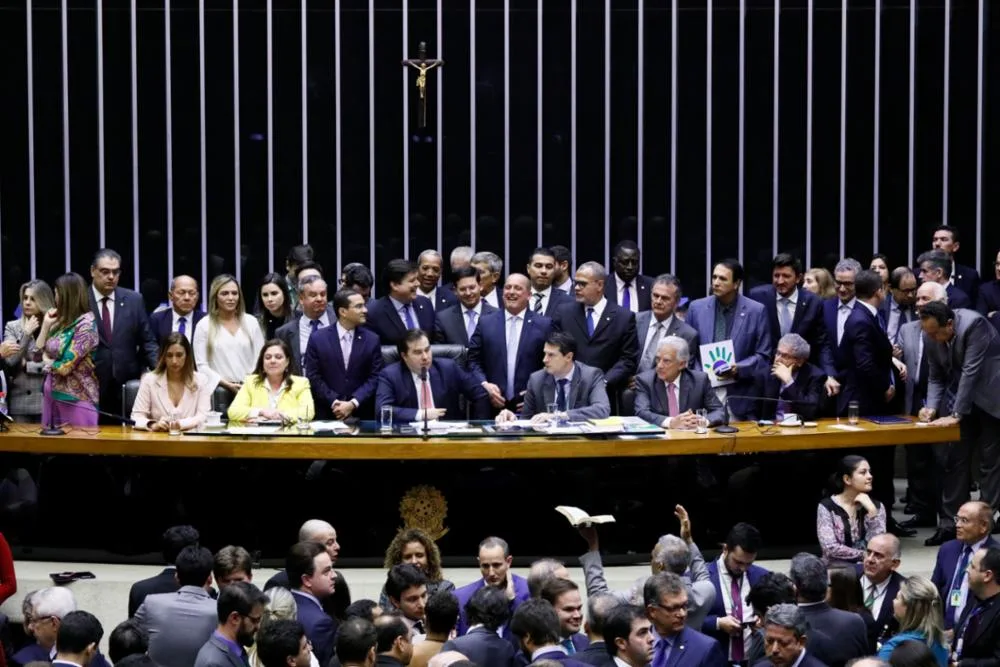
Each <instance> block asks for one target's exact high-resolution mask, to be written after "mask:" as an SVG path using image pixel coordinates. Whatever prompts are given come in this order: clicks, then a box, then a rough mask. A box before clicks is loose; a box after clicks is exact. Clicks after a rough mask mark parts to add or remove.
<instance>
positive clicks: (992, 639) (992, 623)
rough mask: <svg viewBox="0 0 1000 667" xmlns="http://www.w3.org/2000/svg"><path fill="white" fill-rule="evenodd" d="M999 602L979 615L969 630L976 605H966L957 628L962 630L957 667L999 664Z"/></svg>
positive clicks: (995, 601)
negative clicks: (970, 617) (960, 655)
mask: <svg viewBox="0 0 1000 667" xmlns="http://www.w3.org/2000/svg"><path fill="white" fill-rule="evenodd" d="M998 602H1000V600H997V599H996V596H994V599H993V604H991V605H990V606H989V607H988V608H987V609H986V610H984V611H982V612H981V613H980V614H979V619H978V622H977V623H976V626H975V627H974V628H969V627H968V626H969V616H970V614H972V610H973V609H974V608H975V606H976V605H974V604H968V605H966V606H965V611H963V612H962V619H961V621H960V622H959V626H960V627H962V628H963V642H962V659H961V660H959V662H958V665H959V667H987V666H989V667H995V666H996V665H997V664H1000V604H998Z"/></svg>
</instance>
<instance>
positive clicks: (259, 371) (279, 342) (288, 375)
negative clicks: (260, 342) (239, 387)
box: [253, 338, 295, 391]
mask: <svg viewBox="0 0 1000 667" xmlns="http://www.w3.org/2000/svg"><path fill="white" fill-rule="evenodd" d="M272 347H280V348H281V351H282V352H283V353H284V355H285V358H286V359H287V360H288V365H287V366H285V372H284V374H283V375H282V378H283V379H284V381H285V382H284V383H285V391H288V390H290V389H291V388H292V364H293V363H295V357H293V356H292V348H291V347H289V346H288V343H286V342H285V341H284V339H282V338H272V339H271V340H269V341H267V342H266V343H264V347H262V348H260V354H258V355H257V365H256V366H254V369H253V374H254V375H256V376H257V379H258V380H260V383H261V384H264V383H266V382H267V373H265V372H264V355H265V354H267V351H268V350H270V349H271V348H272Z"/></svg>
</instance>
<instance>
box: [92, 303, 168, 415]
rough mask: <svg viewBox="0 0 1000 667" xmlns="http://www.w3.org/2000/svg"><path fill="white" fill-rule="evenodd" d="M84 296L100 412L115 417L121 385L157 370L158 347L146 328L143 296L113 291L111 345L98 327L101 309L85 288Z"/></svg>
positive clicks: (120, 395) (146, 320)
mask: <svg viewBox="0 0 1000 667" xmlns="http://www.w3.org/2000/svg"><path fill="white" fill-rule="evenodd" d="M87 296H88V298H89V299H90V311H91V312H92V313H93V314H94V318H95V323H96V324H97V334H98V338H99V343H98V345H97V349H96V350H94V366H95V370H96V372H97V379H98V382H100V386H101V388H100V391H101V409H102V410H105V411H107V412H113V413H115V414H118V413H120V412H121V409H120V406H121V400H122V398H121V397H122V385H123V384H125V383H126V382H128V381H129V380H137V379H139V376H140V375H142V372H143V370H145V369H148V368H156V361H157V359H158V358H159V354H160V346H159V345H158V344H157V342H156V337H155V336H153V330H152V329H150V327H149V319H148V318H147V317H146V306H145V305H144V304H143V301H142V296H140V295H139V294H138V293H137V292H133V291H132V290H129V289H125V288H124V287H119V288H117V289H115V292H114V295H113V300H114V302H115V314H114V318H113V319H112V323H111V340H110V341H109V340H108V339H107V337H106V336H105V335H104V326H103V325H102V324H101V322H102V319H101V305H100V304H99V303H98V302H97V300H96V299H95V298H94V290H93V289H92V288H90V287H88V288H87Z"/></svg>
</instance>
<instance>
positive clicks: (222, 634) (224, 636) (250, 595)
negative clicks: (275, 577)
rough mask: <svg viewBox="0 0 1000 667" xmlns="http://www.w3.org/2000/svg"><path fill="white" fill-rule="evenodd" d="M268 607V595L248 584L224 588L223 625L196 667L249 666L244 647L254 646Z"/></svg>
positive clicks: (221, 601) (220, 617)
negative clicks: (266, 606)
mask: <svg viewBox="0 0 1000 667" xmlns="http://www.w3.org/2000/svg"><path fill="white" fill-rule="evenodd" d="M266 604H267V596H266V595H264V594H263V593H262V592H261V591H260V589H259V588H257V587H256V586H254V585H253V584H249V583H247V582H245V581H238V582H236V583H235V584H230V585H229V586H226V587H225V588H223V589H222V592H221V593H219V603H218V608H217V614H216V618H217V619H218V622H219V625H218V627H216V629H215V632H213V633H212V635H211V637H209V639H208V641H207V642H205V645H204V646H202V647H201V650H200V651H198V656H197V657H196V658H195V661H194V667H246V666H247V665H248V664H249V662H248V660H247V653H246V650H245V649H244V648H243V647H244V646H253V643H254V638H255V637H256V636H257V630H258V629H259V628H260V619H261V617H262V616H263V615H264V606H265V605H266ZM188 664H191V663H188Z"/></svg>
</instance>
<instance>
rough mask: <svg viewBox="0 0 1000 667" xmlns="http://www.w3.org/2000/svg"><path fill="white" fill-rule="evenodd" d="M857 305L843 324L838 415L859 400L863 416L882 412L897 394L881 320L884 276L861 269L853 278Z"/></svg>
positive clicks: (889, 345) (890, 350)
mask: <svg viewBox="0 0 1000 667" xmlns="http://www.w3.org/2000/svg"><path fill="white" fill-rule="evenodd" d="M854 291H855V297H856V298H857V305H856V306H855V307H854V309H853V310H852V311H851V314H850V316H849V317H848V318H847V321H846V322H845V323H844V336H843V338H842V339H841V341H840V345H839V348H840V355H839V356H840V358H841V359H842V360H843V364H842V365H841V366H840V367H839V378H838V379H839V380H840V385H841V390H840V393H839V394H838V396H837V414H840V415H845V414H847V404H848V403H849V402H850V401H857V402H858V410H859V412H860V414H862V415H882V414H886V413H887V410H888V404H889V401H891V400H892V397H893V396H894V395H895V386H894V385H893V374H892V370H893V365H892V344H891V343H890V342H889V338H888V337H887V336H886V335H885V332H884V331H883V330H882V327H881V326H880V325H879V322H878V315H877V313H878V307H879V305H881V303H882V278H881V277H880V276H879V275H878V274H877V273H875V272H874V271H861V272H859V273H858V274H857V275H856V276H855V278H854Z"/></svg>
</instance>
